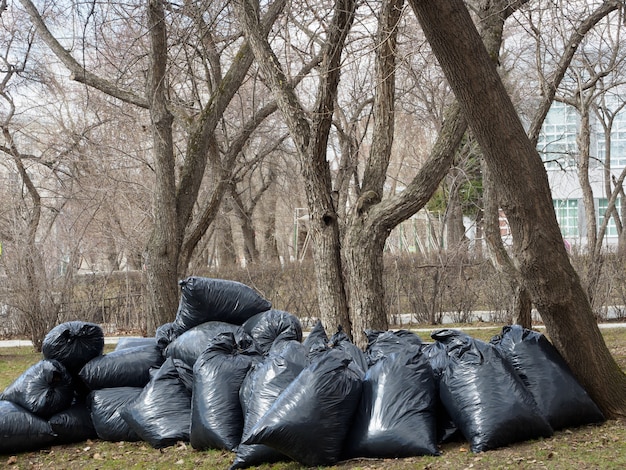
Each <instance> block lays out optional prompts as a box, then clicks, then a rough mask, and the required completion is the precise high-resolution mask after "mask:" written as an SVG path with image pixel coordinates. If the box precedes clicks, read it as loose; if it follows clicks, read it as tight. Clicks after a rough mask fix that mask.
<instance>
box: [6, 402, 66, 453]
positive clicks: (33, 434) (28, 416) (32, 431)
mask: <svg viewBox="0 0 626 470" xmlns="http://www.w3.org/2000/svg"><path fill="white" fill-rule="evenodd" d="M0 436H1V437H2V438H1V439H0V454H14V453H16V452H26V451H29V450H38V449H41V448H42V447H46V446H47V445H50V444H52V443H53V441H54V438H55V435H54V432H53V431H52V428H51V427H50V424H49V423H48V421H46V420H45V419H43V418H40V417H39V416H36V415H34V414H33V413H31V412H30V411H28V410H25V409H24V408H22V407H21V406H19V405H16V404H15V403H12V402H10V401H6V400H0Z"/></svg>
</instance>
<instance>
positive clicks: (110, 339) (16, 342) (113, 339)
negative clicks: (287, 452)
mask: <svg viewBox="0 0 626 470" xmlns="http://www.w3.org/2000/svg"><path fill="white" fill-rule="evenodd" d="M598 327H600V328H601V329H604V328H626V323H600V324H599V325H598ZM441 328H446V325H437V326H432V327H429V328H410V329H411V330H412V331H418V332H420V333H429V332H431V331H434V330H439V329H441ZM455 328H456V329H459V330H490V329H493V328H498V327H497V326H464V327H455ZM534 328H537V329H543V328H545V326H543V325H536V326H534ZM122 338H139V337H138V336H107V337H106V338H104V343H105V344H117V342H118V341H119V340H120V339H122ZM29 346H32V343H31V342H30V340H27V339H9V340H3V341H0V348H25V347H29Z"/></svg>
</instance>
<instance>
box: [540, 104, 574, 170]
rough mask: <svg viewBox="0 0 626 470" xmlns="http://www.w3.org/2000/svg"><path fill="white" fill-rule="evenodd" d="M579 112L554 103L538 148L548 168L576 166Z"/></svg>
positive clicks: (544, 124)
mask: <svg viewBox="0 0 626 470" xmlns="http://www.w3.org/2000/svg"><path fill="white" fill-rule="evenodd" d="M577 129H578V113H577V112H576V110H575V109H574V108H572V107H571V106H567V105H565V104H563V103H554V104H553V105H552V107H551V108H550V112H548V115H547V116H546V119H545V121H544V123H543V127H542V128H541V133H540V134H539V140H538V142H537V150H538V151H539V154H540V155H541V158H542V160H543V161H544V164H545V166H546V168H548V169H551V168H564V167H570V166H576V149H577V146H576V133H577Z"/></svg>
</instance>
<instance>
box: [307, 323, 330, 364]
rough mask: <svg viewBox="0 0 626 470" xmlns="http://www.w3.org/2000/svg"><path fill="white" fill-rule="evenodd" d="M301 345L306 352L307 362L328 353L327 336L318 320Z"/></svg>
mask: <svg viewBox="0 0 626 470" xmlns="http://www.w3.org/2000/svg"><path fill="white" fill-rule="evenodd" d="M302 344H303V345H304V347H305V348H306V350H307V355H308V357H309V360H312V359H314V358H315V357H317V356H318V355H320V354H323V353H325V352H327V351H328V349H329V346H328V335H327V334H326V330H325V329H324V326H323V325H322V322H321V321H320V320H318V321H317V323H315V326H314V327H313V328H312V329H311V332H310V333H309V334H308V335H307V337H306V338H304V341H303V342H302Z"/></svg>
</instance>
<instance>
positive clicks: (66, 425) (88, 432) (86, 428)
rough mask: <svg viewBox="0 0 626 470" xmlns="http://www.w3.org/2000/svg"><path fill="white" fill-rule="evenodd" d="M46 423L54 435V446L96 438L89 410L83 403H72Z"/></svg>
mask: <svg viewBox="0 0 626 470" xmlns="http://www.w3.org/2000/svg"><path fill="white" fill-rule="evenodd" d="M48 422H49V423H50V427H51V428H52V431H53V432H54V434H55V435H56V436H55V438H54V443H55V444H72V443H74V442H83V441H86V440H87V439H95V438H97V437H98V434H97V433H96V428H94V426H93V421H92V420H91V410H90V409H89V408H88V407H87V405H86V404H85V403H74V404H73V405H72V406H70V407H69V408H68V409H66V410H63V411H61V412H59V413H57V414H55V415H53V416H52V417H51V418H50V419H49V420H48Z"/></svg>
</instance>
